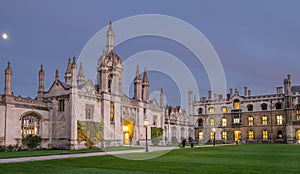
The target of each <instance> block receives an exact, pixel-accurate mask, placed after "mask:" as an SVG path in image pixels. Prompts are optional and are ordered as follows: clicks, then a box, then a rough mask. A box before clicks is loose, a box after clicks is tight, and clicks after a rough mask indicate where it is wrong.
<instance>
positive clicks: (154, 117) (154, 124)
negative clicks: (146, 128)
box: [153, 115, 157, 126]
mask: <svg viewBox="0 0 300 174" xmlns="http://www.w3.org/2000/svg"><path fill="white" fill-rule="evenodd" d="M156 123H157V116H156V115H154V116H153V126H156Z"/></svg>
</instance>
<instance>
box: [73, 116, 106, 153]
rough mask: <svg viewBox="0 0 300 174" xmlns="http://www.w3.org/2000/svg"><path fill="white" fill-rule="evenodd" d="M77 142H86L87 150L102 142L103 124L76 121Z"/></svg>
mask: <svg viewBox="0 0 300 174" xmlns="http://www.w3.org/2000/svg"><path fill="white" fill-rule="evenodd" d="M77 141H86V144H85V145H86V146H87V147H89V148H92V147H94V145H96V144H98V143H100V142H101V141H103V123H99V122H94V121H77Z"/></svg>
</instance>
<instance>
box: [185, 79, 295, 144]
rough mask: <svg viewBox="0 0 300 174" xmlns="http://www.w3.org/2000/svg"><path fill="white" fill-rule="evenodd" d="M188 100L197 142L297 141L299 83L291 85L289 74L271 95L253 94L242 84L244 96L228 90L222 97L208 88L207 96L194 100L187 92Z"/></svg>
mask: <svg viewBox="0 0 300 174" xmlns="http://www.w3.org/2000/svg"><path fill="white" fill-rule="evenodd" d="M189 100H190V108H191V113H192V115H194V116H195V117H196V118H197V119H198V120H197V122H196V124H195V133H196V139H197V140H199V141H200V142H204V143H205V142H212V141H216V142H219V143H223V142H225V143H230V142H245V143H246V142H249V143H264V142H265V143H299V142H300V86H291V76H290V75H288V76H287V78H286V79H284V87H277V89H276V93H275V94H271V95H259V96H253V95H251V91H250V90H248V89H247V87H244V94H243V95H240V93H239V92H238V91H237V90H235V92H234V93H233V91H232V89H230V92H229V94H227V96H226V98H223V96H222V95H216V94H214V95H213V96H212V92H211V91H209V92H208V98H207V99H206V97H202V98H201V99H200V101H195V100H192V92H190V96H189Z"/></svg>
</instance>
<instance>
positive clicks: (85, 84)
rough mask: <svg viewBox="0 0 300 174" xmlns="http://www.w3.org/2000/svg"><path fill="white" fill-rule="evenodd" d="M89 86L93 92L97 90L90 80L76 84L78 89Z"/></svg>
mask: <svg viewBox="0 0 300 174" xmlns="http://www.w3.org/2000/svg"><path fill="white" fill-rule="evenodd" d="M89 86H90V89H92V90H94V92H95V93H96V92H97V89H96V88H95V85H94V84H93V82H92V81H91V80H88V81H86V82H85V83H82V84H79V85H78V86H77V88H78V89H79V90H82V89H84V88H88V87H89Z"/></svg>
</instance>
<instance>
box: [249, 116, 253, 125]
mask: <svg viewBox="0 0 300 174" xmlns="http://www.w3.org/2000/svg"><path fill="white" fill-rule="evenodd" d="M253 123H254V118H253V116H249V117H248V125H249V126H252V125H253Z"/></svg>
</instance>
